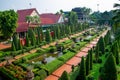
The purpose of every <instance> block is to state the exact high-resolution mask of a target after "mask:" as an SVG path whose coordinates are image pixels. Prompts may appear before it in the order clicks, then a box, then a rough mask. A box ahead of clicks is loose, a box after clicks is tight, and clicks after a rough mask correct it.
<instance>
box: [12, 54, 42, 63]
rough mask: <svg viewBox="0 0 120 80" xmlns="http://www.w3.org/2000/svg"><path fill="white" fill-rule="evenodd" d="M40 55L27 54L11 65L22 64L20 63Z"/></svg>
mask: <svg viewBox="0 0 120 80" xmlns="http://www.w3.org/2000/svg"><path fill="white" fill-rule="evenodd" d="M40 55H42V53H33V54H29V55H27V56H24V57H22V58H20V59H18V60H16V61H14V62H13V64H19V63H22V62H25V61H24V60H25V59H26V61H27V60H30V59H33V58H36V57H38V56H40Z"/></svg>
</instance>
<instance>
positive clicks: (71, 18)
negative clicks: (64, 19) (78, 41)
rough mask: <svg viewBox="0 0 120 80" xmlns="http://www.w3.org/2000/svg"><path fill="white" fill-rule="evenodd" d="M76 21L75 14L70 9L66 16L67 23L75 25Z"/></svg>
mask: <svg viewBox="0 0 120 80" xmlns="http://www.w3.org/2000/svg"><path fill="white" fill-rule="evenodd" d="M77 22H78V16H77V14H76V13H75V12H73V11H71V12H70V13H69V17H68V24H69V25H75V24H77Z"/></svg>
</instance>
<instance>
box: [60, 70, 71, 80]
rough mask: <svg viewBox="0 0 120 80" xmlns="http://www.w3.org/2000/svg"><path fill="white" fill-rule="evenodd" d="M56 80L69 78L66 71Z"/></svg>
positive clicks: (68, 79)
mask: <svg viewBox="0 0 120 80" xmlns="http://www.w3.org/2000/svg"><path fill="white" fill-rule="evenodd" d="M58 80H70V78H69V76H68V73H67V72H66V71H64V72H63V73H62V75H61V77H60V78H59V79H58Z"/></svg>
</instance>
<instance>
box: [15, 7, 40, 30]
mask: <svg viewBox="0 0 120 80" xmlns="http://www.w3.org/2000/svg"><path fill="white" fill-rule="evenodd" d="M33 11H36V13H37V14H38V15H39V13H38V12H37V10H36V8H31V9H23V10H18V11H17V13H18V27H17V28H16V32H25V31H27V30H28V28H29V26H31V27H35V26H36V25H37V24H31V25H28V23H27V22H26V16H28V15H31V14H32V12H33Z"/></svg>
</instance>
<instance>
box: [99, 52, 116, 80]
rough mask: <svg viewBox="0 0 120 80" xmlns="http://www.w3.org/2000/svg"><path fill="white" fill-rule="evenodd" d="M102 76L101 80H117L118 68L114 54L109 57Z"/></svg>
mask: <svg viewBox="0 0 120 80" xmlns="http://www.w3.org/2000/svg"><path fill="white" fill-rule="evenodd" d="M100 74H101V75H100V78H101V80H117V68H116V63H115V59H114V56H113V54H111V53H110V54H109V55H108V57H107V59H106V61H105V63H104V65H103V68H102V71H101V73H100Z"/></svg>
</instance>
